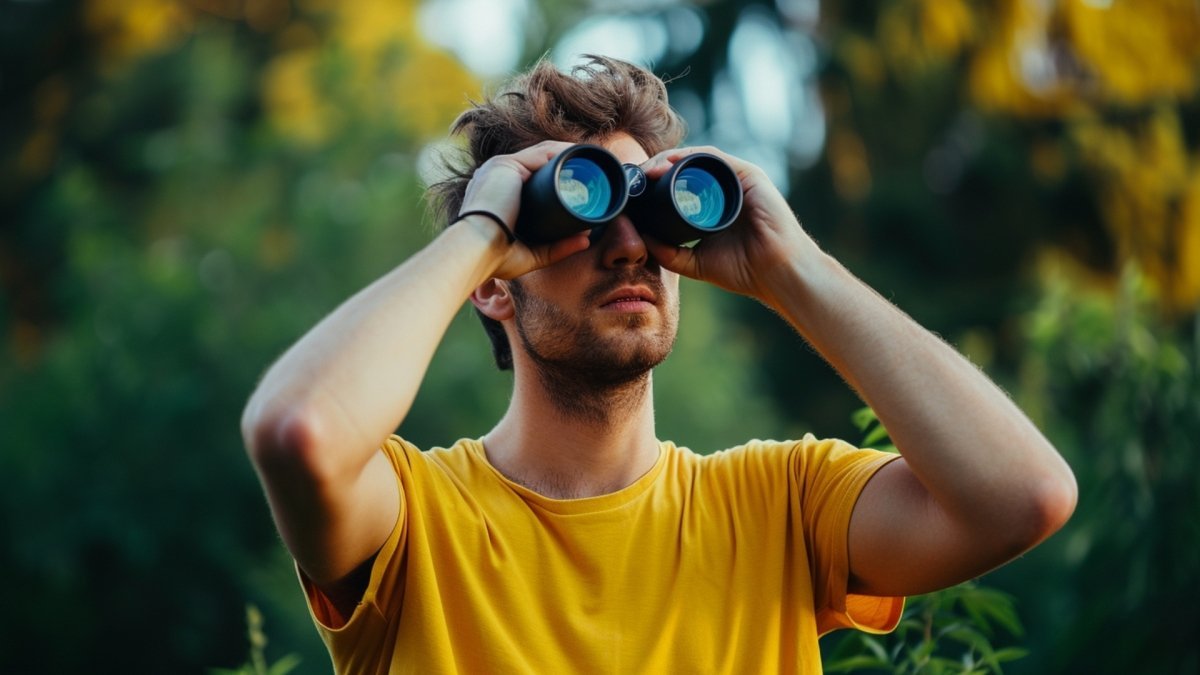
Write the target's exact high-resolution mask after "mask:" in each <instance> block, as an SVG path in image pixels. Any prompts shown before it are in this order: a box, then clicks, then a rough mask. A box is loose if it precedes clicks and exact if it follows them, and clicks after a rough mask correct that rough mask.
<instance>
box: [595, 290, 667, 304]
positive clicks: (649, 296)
mask: <svg viewBox="0 0 1200 675" xmlns="http://www.w3.org/2000/svg"><path fill="white" fill-rule="evenodd" d="M657 301H658V300H657V298H656V297H655V295H654V293H653V292H652V291H651V290H650V289H648V288H646V287H644V286H622V287H621V288H618V289H616V290H615V291H612V292H611V293H608V294H606V295H605V296H604V298H602V299H601V301H600V305H601V306H602V307H604V306H608V305H615V304H618V303H623V302H648V303H650V304H655V303H656V302H657Z"/></svg>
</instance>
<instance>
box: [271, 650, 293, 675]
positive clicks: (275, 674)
mask: <svg viewBox="0 0 1200 675" xmlns="http://www.w3.org/2000/svg"><path fill="white" fill-rule="evenodd" d="M299 665H300V657H299V656H297V655H296V654H288V655H287V656H285V657H283V658H281V659H279V660H278V661H276V662H275V663H274V664H272V665H271V667H270V668H268V669H267V673H268V675H287V674H288V673H290V672H292V671H293V670H295V669H296V667H297V666H299Z"/></svg>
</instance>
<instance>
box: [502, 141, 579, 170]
mask: <svg viewBox="0 0 1200 675" xmlns="http://www.w3.org/2000/svg"><path fill="white" fill-rule="evenodd" d="M572 145H575V144H574V143H567V142H565V141H542V142H541V143H538V144H537V145H531V146H529V147H528V148H525V149H524V150H520V151H518V152H515V153H513V154H512V158H513V159H514V160H516V161H517V162H518V163H519V164H520V165H521V166H523V167H525V168H526V169H527V170H528V171H530V172H534V171H537V170H538V169H540V168H542V167H543V166H545V165H546V164H549V163H550V160H552V159H554V158H555V157H557V156H558V154H559V153H560V152H562V151H563V150H566V149H567V148H569V147H571V146H572Z"/></svg>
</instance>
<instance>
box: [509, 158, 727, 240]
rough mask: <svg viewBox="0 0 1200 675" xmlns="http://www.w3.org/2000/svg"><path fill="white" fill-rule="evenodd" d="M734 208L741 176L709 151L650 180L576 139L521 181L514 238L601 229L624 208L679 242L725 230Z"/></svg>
mask: <svg viewBox="0 0 1200 675" xmlns="http://www.w3.org/2000/svg"><path fill="white" fill-rule="evenodd" d="M741 210H742V186H741V182H740V181H739V180H738V178H737V174H736V173H735V172H734V171H733V169H732V168H731V167H730V166H729V165H728V164H726V163H725V161H724V160H722V159H721V158H719V157H717V156H716V155H710V154H707V153H696V154H692V155H688V156H687V157H684V158H683V159H681V160H679V161H678V162H676V163H675V164H674V165H673V166H672V167H671V168H670V170H669V171H667V173H665V174H664V175H663V176H662V177H661V178H659V179H657V180H654V181H651V180H650V179H648V178H647V177H646V174H645V172H643V171H642V169H641V168H640V167H638V166H637V165H636V164H621V162H620V161H619V160H617V158H616V157H614V156H613V154H612V153H610V152H609V151H608V150H605V149H604V148H602V147H600V146H598V145H589V144H580V145H573V146H571V147H569V148H567V149H566V150H563V151H562V152H560V153H559V154H558V155H557V156H555V158H554V159H552V160H550V163H549V164H546V165H545V166H543V167H542V168H540V169H538V170H537V171H536V172H535V173H534V174H533V176H531V177H530V178H529V180H528V181H526V182H525V185H524V187H523V188H522V189H521V211H520V214H519V215H518V216H517V224H516V236H517V238H518V239H520V240H521V241H523V242H525V243H527V244H543V243H547V242H551V241H555V240H557V239H562V238H563V237H567V236H570V235H572V234H575V233H576V232H581V231H584V230H592V229H594V228H600V227H603V226H604V225H606V224H608V223H610V222H612V221H613V219H615V218H616V217H617V216H618V215H620V214H621V213H622V212H627V213H628V215H629V217H630V219H632V220H633V224H634V226H635V227H637V229H638V230H639V231H641V232H645V233H647V234H650V235H652V236H654V237H655V238H657V239H659V240H660V241H663V242H666V243H668V244H674V245H676V246H678V245H680V244H684V243H687V242H691V241H696V240H699V239H703V238H705V237H708V236H710V235H713V234H716V233H717V232H720V231H721V230H724V229H726V228H727V227H729V226H730V225H732V224H733V221H734V220H735V219H736V218H737V216H738V213H740V212H741ZM600 231H602V230H596V232H600Z"/></svg>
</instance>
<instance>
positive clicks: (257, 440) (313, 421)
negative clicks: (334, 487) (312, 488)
mask: <svg viewBox="0 0 1200 675" xmlns="http://www.w3.org/2000/svg"><path fill="white" fill-rule="evenodd" d="M323 426H324V425H323V424H322V423H321V421H320V417H319V415H317V414H316V413H315V412H314V411H312V410H311V409H308V407H307V406H304V405H299V406H295V407H292V408H285V409H283V410H271V409H267V408H266V406H254V404H253V402H251V405H249V406H247V408H246V412H245V413H244V414H243V416H242V440H243V442H244V443H245V445H246V452H247V454H248V455H249V456H250V461H251V462H253V464H254V466H255V468H256V469H257V470H258V472H259V473H260V474H262V475H264V476H266V475H279V474H284V473H286V474H289V475H293V476H295V475H307V476H310V477H312V478H314V479H316V478H318V477H320V476H322V475H324V474H325V473H326V471H325V470H324V465H325V464H327V462H325V461H322V458H323V457H325V456H326V455H327V453H326V452H325V451H324V446H325V443H324V442H323V441H322V437H323V436H324V434H323V433H322V429H323Z"/></svg>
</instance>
